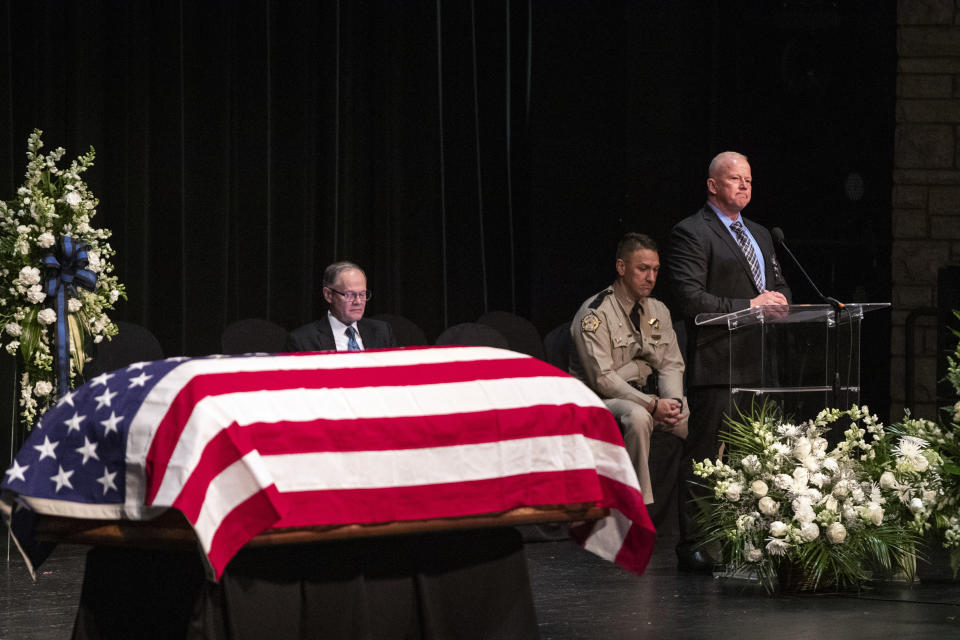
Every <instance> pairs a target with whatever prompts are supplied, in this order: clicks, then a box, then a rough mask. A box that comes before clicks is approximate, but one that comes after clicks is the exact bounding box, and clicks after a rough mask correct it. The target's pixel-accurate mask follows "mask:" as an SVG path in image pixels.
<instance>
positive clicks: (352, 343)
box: [346, 327, 360, 351]
mask: <svg viewBox="0 0 960 640" xmlns="http://www.w3.org/2000/svg"><path fill="white" fill-rule="evenodd" d="M346 334H347V351H360V345H359V344H357V330H356V329H354V328H353V327H347V331H346Z"/></svg>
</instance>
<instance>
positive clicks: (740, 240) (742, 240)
mask: <svg viewBox="0 0 960 640" xmlns="http://www.w3.org/2000/svg"><path fill="white" fill-rule="evenodd" d="M730 228H731V229H732V230H733V233H734V234H736V236H737V244H739V245H740V250H741V251H743V255H744V256H745V257H746V258H747V262H749V263H750V275H752V276H753V284H754V286H755V287H756V288H757V293H762V292H763V278H762V277H761V276H760V261H759V260H757V253H756V252H755V251H754V250H753V245H752V244H750V238H748V237H747V232H746V230H745V229H744V228H743V224H742V223H741V222H740V220H737V221H736V222H734V223H733V224H732V225H730Z"/></svg>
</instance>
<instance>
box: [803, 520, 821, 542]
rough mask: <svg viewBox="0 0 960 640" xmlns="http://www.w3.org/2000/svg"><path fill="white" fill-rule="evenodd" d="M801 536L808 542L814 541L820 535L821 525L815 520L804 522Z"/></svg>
mask: <svg viewBox="0 0 960 640" xmlns="http://www.w3.org/2000/svg"><path fill="white" fill-rule="evenodd" d="M800 537H801V538H803V539H804V540H806V541H807V542H813V541H814V540H816V539H817V538H819V537H820V527H818V526H817V524H816V523H815V522H804V523H803V524H802V525H800Z"/></svg>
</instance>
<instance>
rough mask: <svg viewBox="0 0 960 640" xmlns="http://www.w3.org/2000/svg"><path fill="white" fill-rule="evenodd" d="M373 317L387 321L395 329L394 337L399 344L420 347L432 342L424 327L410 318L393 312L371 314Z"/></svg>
mask: <svg viewBox="0 0 960 640" xmlns="http://www.w3.org/2000/svg"><path fill="white" fill-rule="evenodd" d="M371 318H372V319H373V320H380V321H381V322H386V323H387V324H388V325H390V329H391V330H392V331H393V337H394V338H396V340H397V346H400V347H418V346H421V345H428V344H430V341H429V340H427V334H425V333H424V332H423V329H421V328H420V327H418V326H417V324H416V323H415V322H414V321H413V320H410V319H409V318H405V317H404V316H398V315H395V314H392V313H378V314H377V315H375V316H371Z"/></svg>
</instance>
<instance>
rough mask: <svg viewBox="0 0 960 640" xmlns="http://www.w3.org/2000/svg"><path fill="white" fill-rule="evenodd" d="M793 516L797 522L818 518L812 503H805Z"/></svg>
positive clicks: (811, 520)
mask: <svg viewBox="0 0 960 640" xmlns="http://www.w3.org/2000/svg"><path fill="white" fill-rule="evenodd" d="M793 518H794V520H796V521H797V522H802V523H807V522H813V521H814V520H816V519H817V514H816V513H815V512H814V510H813V507H811V506H810V505H803V506H802V507H800V508H799V509H797V510H796V511H794V513H793Z"/></svg>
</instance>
